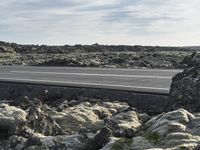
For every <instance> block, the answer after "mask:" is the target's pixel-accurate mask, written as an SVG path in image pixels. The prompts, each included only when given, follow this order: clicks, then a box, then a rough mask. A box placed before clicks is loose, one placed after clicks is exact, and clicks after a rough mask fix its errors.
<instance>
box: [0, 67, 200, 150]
mask: <svg viewBox="0 0 200 150" xmlns="http://www.w3.org/2000/svg"><path fill="white" fill-rule="evenodd" d="M199 79H200V68H198V67H196V68H191V69H188V70H185V71H184V72H183V73H180V74H178V75H176V76H175V77H174V78H173V83H172V86H171V92H170V98H171V99H172V100H173V103H170V104H169V105H168V106H166V107H167V108H168V111H166V112H163V113H161V114H155V115H149V114H147V113H145V112H142V111H141V110H140V111H138V110H137V108H133V107H131V106H129V105H128V104H127V103H125V102H118V101H115V102H105V101H102V100H101V99H94V98H93V99H88V98H80V99H68V100H62V101H59V102H56V103H55V102H53V101H51V102H47V101H43V100H42V99H41V100H39V99H37V98H34V99H30V98H28V97H24V100H23V102H21V103H20V104H19V105H17V104H16V103H13V101H9V100H4V101H1V102H0V133H1V134H0V149H2V150H11V149H15V150H23V149H26V150H35V149H36V150H37V149H38V150H43V149H46V150H65V149H66V150H68V149H69V150H199V149H200V113H199V106H200V105H199V102H200V100H199V90H198V89H199V85H200V84H199V82H200V80H199ZM47 103H48V105H47Z"/></svg>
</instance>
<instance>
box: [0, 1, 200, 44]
mask: <svg viewBox="0 0 200 150" xmlns="http://www.w3.org/2000/svg"><path fill="white" fill-rule="evenodd" d="M199 10H200V1H199V0H193V1H190V0H168V1H166V0H160V1H158V0H126V1H123V0H109V1H108V0H96V1H94V0H73V1H70V0H56V1H55V0H21V1H18V0H2V1H1V3H0V29H1V30H0V40H7V41H14V42H19V43H35V44H51V45H53V44H77V43H81V44H92V43H96V42H97V43H102V44H130V45H133V44H142V45H198V44H199V43H200V38H198V36H197V35H199V33H200V31H199V25H200V17H199V16H200V11H199ZM188 36H189V37H190V38H189V37H188ZM183 37H185V38H183ZM191 37H194V38H191Z"/></svg>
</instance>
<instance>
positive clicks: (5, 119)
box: [0, 104, 27, 135]
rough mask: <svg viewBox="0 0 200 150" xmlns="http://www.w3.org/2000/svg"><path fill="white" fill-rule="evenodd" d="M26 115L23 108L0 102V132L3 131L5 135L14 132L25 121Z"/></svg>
mask: <svg viewBox="0 0 200 150" xmlns="http://www.w3.org/2000/svg"><path fill="white" fill-rule="evenodd" d="M26 117H27V113H26V112H25V111H24V110H22V109H20V108H17V107H14V106H9V105H8V104H0V132H2V133H3V131H5V132H6V134H7V135H8V134H13V133H15V132H16V131H17V130H18V128H19V127H20V126H21V125H23V124H24V123H25V122H26V121H27V119H26ZM7 132H8V133H7Z"/></svg>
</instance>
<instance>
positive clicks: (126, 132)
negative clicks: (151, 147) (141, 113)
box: [105, 111, 141, 138]
mask: <svg viewBox="0 0 200 150" xmlns="http://www.w3.org/2000/svg"><path fill="white" fill-rule="evenodd" d="M105 123H106V125H107V126H109V127H110V128H111V129H112V130H113V134H114V136H116V137H128V138H131V137H133V136H134V135H135V131H136V130H137V129H138V128H139V127H140V126H141V123H140V121H139V119H138V116H137V114H136V112H135V111H128V112H126V113H125V112H121V113H119V114H117V115H115V116H114V117H112V118H111V119H105Z"/></svg>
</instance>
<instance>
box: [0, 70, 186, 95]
mask: <svg viewBox="0 0 200 150" xmlns="http://www.w3.org/2000/svg"><path fill="white" fill-rule="evenodd" d="M181 71H182V70H161V69H115V68H80V67H30V66H1V67H0V82H1V81H3V82H17V83H34V84H43V85H59V86H70V87H91V88H103V89H117V90H125V91H137V92H150V93H160V94H168V93H169V88H170V84H171V79H172V77H173V76H174V75H175V74H177V73H178V72H181Z"/></svg>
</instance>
